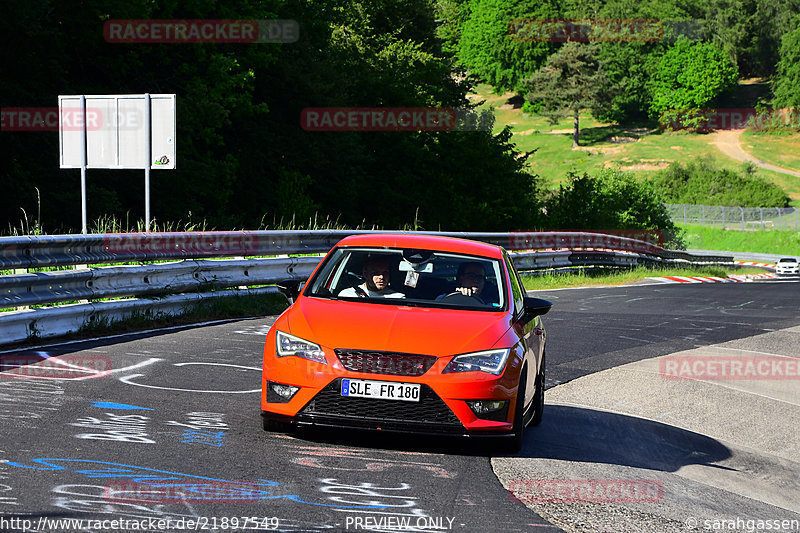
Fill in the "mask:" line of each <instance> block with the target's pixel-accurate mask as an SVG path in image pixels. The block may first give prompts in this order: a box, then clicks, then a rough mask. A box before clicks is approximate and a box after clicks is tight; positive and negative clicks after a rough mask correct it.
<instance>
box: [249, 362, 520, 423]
mask: <svg viewBox="0 0 800 533" xmlns="http://www.w3.org/2000/svg"><path fill="white" fill-rule="evenodd" d="M450 376H451V375H449V376H448V377H449V378H450V379H449V381H452V383H449V384H448V385H447V386H444V385H442V384H441V383H438V384H434V383H430V384H429V383H425V382H424V381H422V380H411V379H408V378H405V379H397V377H395V376H391V377H390V376H382V375H369V376H365V375H353V376H346V377H351V378H356V379H370V380H378V381H387V380H389V379H390V378H394V379H392V381H402V382H405V383H409V382H415V383H419V384H420V399H419V401H418V402H408V401H398V400H385V399H378V398H358V397H348V396H342V395H341V392H340V391H341V381H342V379H343V378H342V377H334V378H332V379H328V380H327V384H326V385H325V386H324V387H322V388H319V389H316V388H314V387H309V386H305V387H303V386H301V388H300V390H299V391H298V392H297V394H296V395H295V396H294V397H293V398H292V399H291V400H290V401H288V402H280V403H276V402H266V401H265V400H266V392H265V391H266V389H267V386H266V382H264V387H263V389H264V390H262V411H263V413H262V414H263V416H265V417H268V418H274V419H278V420H282V421H285V422H290V423H291V424H292V425H293V426H295V427H301V426H325V427H341V428H356V429H367V430H380V431H397V432H412V433H419V434H429V435H453V436H470V435H492V434H497V435H507V434H509V433H510V432H511V431H512V426H513V424H512V423H511V422H509V421H508V420H509V416H513V413H510V409H508V408H506V409H505V411H503V414H502V420H499V421H495V420H489V419H486V418H478V417H477V416H476V415H475V413H474V412H473V411H472V409H470V407H469V406H468V405H467V403H466V400H472V399H497V400H507V405H513V399H514V398H515V394H516V387H514V389H509V388H506V387H503V386H500V385H498V381H500V380H501V378H499V377H495V376H493V378H494V379H488V380H473V381H466V380H464V379H463V376H458V378H454V377H450ZM459 378H461V379H459ZM272 379H275V378H272ZM439 379H440V380H441V376H440V377H439ZM276 381H278V380H277V379H276ZM306 385H308V384H306ZM434 387H436V389H434ZM437 389H438V392H437ZM443 391H444V394H443ZM453 396H456V398H458V397H459V396H460V397H461V398H463V399H453ZM495 418H497V417H495ZM512 420H513V418H512Z"/></svg>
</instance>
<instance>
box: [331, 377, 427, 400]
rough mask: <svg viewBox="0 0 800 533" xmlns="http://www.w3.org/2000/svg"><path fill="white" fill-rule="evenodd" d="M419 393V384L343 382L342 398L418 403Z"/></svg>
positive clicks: (365, 381) (359, 380)
mask: <svg viewBox="0 0 800 533" xmlns="http://www.w3.org/2000/svg"><path fill="white" fill-rule="evenodd" d="M419 391H420V386H419V384H417V383H397V382H395V381H372V380H367V379H343V380H342V396H352V397H355V398H379V399H382V400H400V401H404V402H418V401H419Z"/></svg>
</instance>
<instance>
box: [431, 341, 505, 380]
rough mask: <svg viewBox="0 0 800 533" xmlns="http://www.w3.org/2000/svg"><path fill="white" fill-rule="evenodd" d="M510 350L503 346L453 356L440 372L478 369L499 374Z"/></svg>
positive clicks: (503, 367)
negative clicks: (502, 347) (499, 348)
mask: <svg viewBox="0 0 800 533" xmlns="http://www.w3.org/2000/svg"><path fill="white" fill-rule="evenodd" d="M510 351H511V350H510V349H509V348H504V349H502V350H486V351H484V352H473V353H465V354H464V355H457V356H455V357H453V360H452V361H450V364H448V365H447V366H446V367H445V369H444V370H443V371H442V373H443V374H445V373H450V372H475V371H480V372H488V373H489V374H494V375H495V376H499V375H500V374H502V373H503V369H505V367H506V361H508V353H509V352H510Z"/></svg>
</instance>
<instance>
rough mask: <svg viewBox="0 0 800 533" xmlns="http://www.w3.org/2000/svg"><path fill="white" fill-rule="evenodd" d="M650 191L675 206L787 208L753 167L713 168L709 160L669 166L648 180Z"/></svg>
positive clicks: (778, 192) (778, 190)
mask: <svg viewBox="0 0 800 533" xmlns="http://www.w3.org/2000/svg"><path fill="white" fill-rule="evenodd" d="M650 183H651V185H652V186H653V188H655V189H657V190H658V191H659V193H660V194H661V195H662V196H663V197H664V198H665V199H666V201H667V202H671V203H676V204H704V205H725V206H736V207H788V205H789V197H788V196H787V195H786V193H785V192H784V191H783V189H781V188H780V187H778V186H777V185H775V184H774V183H770V182H768V181H767V180H766V179H764V178H762V177H761V176H759V175H758V174H756V167H755V166H753V165H752V163H751V164H747V163H745V164H744V165H742V167H741V170H739V171H738V172H737V171H735V170H730V169H726V168H719V167H717V166H716V164H715V162H714V160H713V159H711V158H710V157H703V158H697V159H694V160H692V161H689V162H688V163H687V164H686V165H684V164H682V163H678V162H675V163H672V164H670V166H669V167H668V168H666V169H664V170H661V171H659V172H657V173H656V175H655V177H654V178H652V179H651V180H650Z"/></svg>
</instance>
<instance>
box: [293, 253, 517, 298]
mask: <svg viewBox="0 0 800 533" xmlns="http://www.w3.org/2000/svg"><path fill="white" fill-rule="evenodd" d="M502 272H503V270H502V266H501V264H500V261H499V260H497V259H491V258H487V257H477V256H470V255H464V254H458V253H451V252H441V251H432V250H416V249H387V248H338V249H336V250H334V251H333V252H331V254H330V255H329V256H328V259H327V261H326V262H325V264H324V265H323V266H322V268H321V269H320V270H319V272H317V274H316V276H314V278H313V279H311V280H310V281H309V284H308V288H307V289H306V291H305V292H304V295H305V296H312V297H317V298H329V299H341V300H356V299H358V300H362V301H367V302H370V303H384V304H398V303H401V301H402V305H410V306H416V307H443V308H458V309H471V310H481V311H501V310H504V309H505V305H506V302H505V298H504V294H505V290H504V287H505V282H504V281H503V280H504V276H503V274H502ZM376 282H377V284H376Z"/></svg>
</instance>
